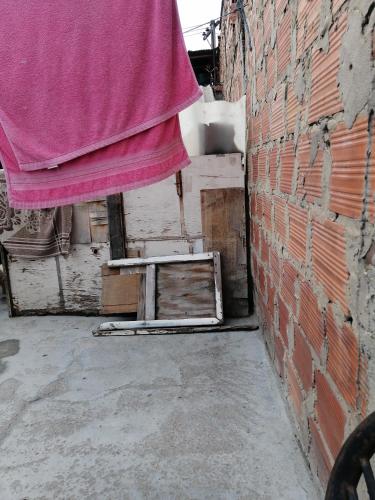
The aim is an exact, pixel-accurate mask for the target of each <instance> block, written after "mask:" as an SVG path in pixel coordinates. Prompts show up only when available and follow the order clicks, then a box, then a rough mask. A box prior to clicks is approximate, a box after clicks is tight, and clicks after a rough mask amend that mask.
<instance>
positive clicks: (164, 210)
mask: <svg viewBox="0 0 375 500" xmlns="http://www.w3.org/2000/svg"><path fill="white" fill-rule="evenodd" d="M124 212H125V227H126V237H127V239H128V240H147V239H150V238H154V237H156V238H159V237H161V236H163V237H177V238H178V237H179V236H181V222H180V201H179V197H178V195H177V190H176V177H175V175H172V176H171V177H169V178H168V179H165V180H163V181H161V182H158V183H156V184H153V185H151V186H147V187H144V188H141V189H136V190H134V191H129V192H127V193H124Z"/></svg>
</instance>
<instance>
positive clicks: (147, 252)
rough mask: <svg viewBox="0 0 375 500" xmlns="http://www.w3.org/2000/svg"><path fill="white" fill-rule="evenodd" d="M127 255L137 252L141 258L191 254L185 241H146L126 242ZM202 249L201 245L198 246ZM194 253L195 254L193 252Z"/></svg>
mask: <svg viewBox="0 0 375 500" xmlns="http://www.w3.org/2000/svg"><path fill="white" fill-rule="evenodd" d="M127 248H128V253H131V252H134V251H138V252H139V255H140V256H142V257H161V256H162V255H183V254H186V253H191V248H192V245H190V244H189V242H188V241H186V240H181V239H179V240H174V239H171V240H148V241H130V242H128V247H127ZM198 248H202V252H203V244H202V245H201V246H198ZM194 253H196V252H194ZM129 256H130V255H129Z"/></svg>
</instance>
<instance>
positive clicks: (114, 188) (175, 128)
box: [0, 116, 190, 209]
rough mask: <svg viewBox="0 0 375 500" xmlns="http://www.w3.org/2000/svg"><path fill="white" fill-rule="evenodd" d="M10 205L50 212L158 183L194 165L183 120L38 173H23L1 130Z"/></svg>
mask: <svg viewBox="0 0 375 500" xmlns="http://www.w3.org/2000/svg"><path fill="white" fill-rule="evenodd" d="M0 151H1V161H2V163H3V165H4V166H6V168H5V169H4V170H5V176H6V180H7V185H8V200H9V205H10V206H11V207H14V208H23V209H26V208H49V207H58V206H61V205H67V204H70V203H76V202H79V201H84V200H86V201H87V200H91V199H94V198H95V197H98V196H104V195H109V194H113V193H118V192H122V191H129V190H131V189H136V188H139V187H142V186H146V185H148V184H152V183H154V182H158V181H160V180H162V179H164V178H166V177H169V176H170V175H171V174H173V173H175V172H177V171H178V170H181V169H182V168H183V167H185V166H187V165H189V164H190V160H189V157H188V155H187V153H186V150H185V147H184V145H183V142H182V139H181V133H180V124H179V120H178V116H174V117H172V118H170V119H169V120H167V121H165V122H163V123H161V124H160V125H156V126H155V127H153V128H151V129H149V130H145V131H144V132H141V133H139V134H136V135H135V136H133V137H129V138H128V139H123V140H122V141H119V142H117V143H115V144H112V145H110V146H107V147H105V148H101V149H98V150H96V151H93V152H92V153H88V154H86V155H84V156H81V157H80V158H76V159H74V160H70V161H68V162H66V163H63V164H61V165H60V166H59V167H58V168H52V169H43V170H38V171H34V172H23V171H22V170H20V168H19V166H18V163H17V160H16V158H15V156H14V153H13V151H12V148H11V147H10V144H9V142H8V140H7V138H6V136H5V134H4V132H3V130H2V129H1V127H0Z"/></svg>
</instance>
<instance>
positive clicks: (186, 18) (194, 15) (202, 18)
mask: <svg viewBox="0 0 375 500" xmlns="http://www.w3.org/2000/svg"><path fill="white" fill-rule="evenodd" d="M177 3H178V8H179V11H180V18H181V24H182V29H183V31H186V29H188V28H191V27H192V26H197V25H198V24H203V23H205V22H207V21H210V20H211V19H216V18H217V17H219V16H220V9H221V0H177ZM207 26H208V25H207ZM205 28H206V26H202V27H201V28H199V29H198V30H196V31H193V32H190V33H186V34H185V35H184V36H185V43H186V46H187V49H188V50H200V49H209V48H210V46H209V44H208V42H207V41H204V40H203V38H202V33H203V31H204V30H205Z"/></svg>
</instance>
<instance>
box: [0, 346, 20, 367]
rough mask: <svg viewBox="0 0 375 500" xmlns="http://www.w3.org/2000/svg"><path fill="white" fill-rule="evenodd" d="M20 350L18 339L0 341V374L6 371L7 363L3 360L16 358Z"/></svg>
mask: <svg viewBox="0 0 375 500" xmlns="http://www.w3.org/2000/svg"><path fill="white" fill-rule="evenodd" d="M19 350H20V342H19V340H16V339H10V340H3V341H0V374H1V373H3V372H4V371H5V370H6V363H5V362H4V361H2V358H8V357H9V356H15V355H16V354H17V353H18V351H19Z"/></svg>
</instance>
